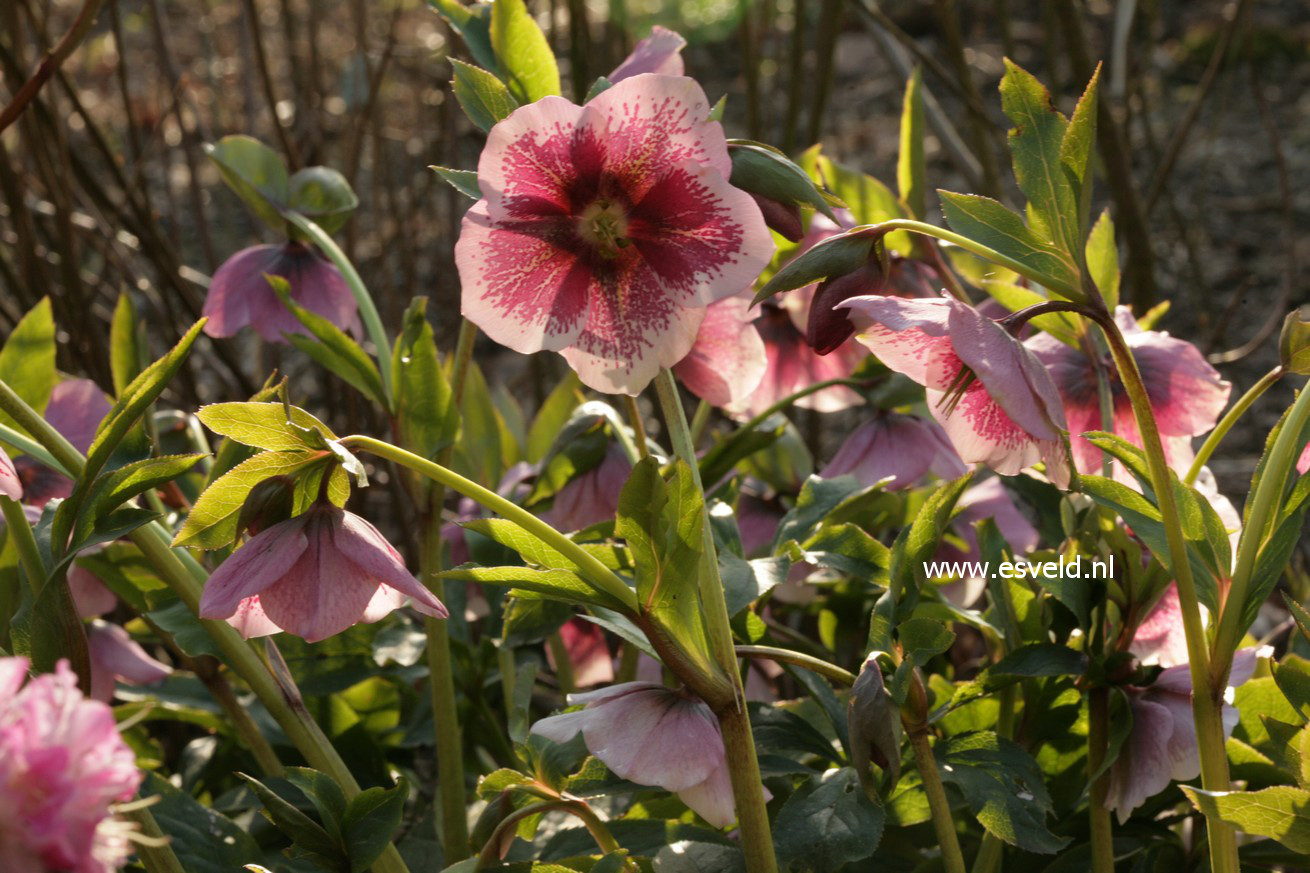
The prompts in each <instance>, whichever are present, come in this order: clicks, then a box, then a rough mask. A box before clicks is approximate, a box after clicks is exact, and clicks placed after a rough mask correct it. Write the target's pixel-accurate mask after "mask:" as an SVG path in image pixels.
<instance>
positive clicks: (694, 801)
mask: <svg viewBox="0 0 1310 873" xmlns="http://www.w3.org/2000/svg"><path fill="white" fill-rule="evenodd" d="M764 792H765V794H766V795H768V793H769V790H768V789H767V788H766V789H765V790H764ZM678 797H679V799H681V800H682V802H683V803H685V804H687V806H688V807H690V808H691V810H692V811H693V812H695V813H696V814H697V815H699V816H700V817H701V818H703V819H705V820H706V821H707V822H709V823H710V824H712V825H714V826H715V827H716V828H726V827H728V826H729V825H731V824H732V823H733V822H735V821H736V820H737V802H736V801H735V800H734V799H733V795H732V779H731V777H730V776H729V775H728V765H727V763H726V762H725V763H724V764H723V766H721V767H717V768H716V769H715V770H714V772H713V773H711V774H710V775H709V776H708V777H707V778H706V779H705V780H704V781H703V782H698V783H697V784H695V785H692V786H691V787H690V788H684V789H682V790H681V791H679V792H678Z"/></svg>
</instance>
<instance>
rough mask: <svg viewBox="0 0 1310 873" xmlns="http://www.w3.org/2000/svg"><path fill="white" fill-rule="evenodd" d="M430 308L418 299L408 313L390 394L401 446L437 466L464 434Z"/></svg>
mask: <svg viewBox="0 0 1310 873" xmlns="http://www.w3.org/2000/svg"><path fill="white" fill-rule="evenodd" d="M427 302H428V301H427V298H426V297H415V298H414V300H413V301H412V302H411V303H410V305H409V308H408V309H407V310H406V311H405V319H404V326H403V327H402V328H401V331H400V336H398V337H396V347H395V350H394V351H393V352H392V357H391V361H392V364H391V382H392V391H391V394H392V397H393V398H394V401H393V402H394V403H395V417H396V422H397V427H398V431H399V434H400V441H401V445H402V446H404V447H405V448H406V449H408V450H409V451H411V452H414V453H415V454H417V455H419V456H420V457H423V458H427V459H428V460H434V459H435V458H436V457H437V453H438V452H440V451H441V450H442V449H444V448H445V447H446V446H448V445H450V444H451V443H452V442H453V441H454V439H455V436H456V434H457V433H458V432H459V410H458V408H456V406H455V400H454V396H453V395H452V393H451V390H450V383H449V382H447V381H446V374H445V372H444V371H443V370H442V368H441V360H440V356H439V355H438V353H437V341H436V338H435V337H434V336H433V333H432V325H431V324H429V323H428V319H427Z"/></svg>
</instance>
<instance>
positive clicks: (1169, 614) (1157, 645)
mask: <svg viewBox="0 0 1310 873" xmlns="http://www.w3.org/2000/svg"><path fill="white" fill-rule="evenodd" d="M1128 650H1129V651H1130V652H1132V653H1133V654H1134V655H1135V656H1137V660H1138V661H1140V662H1141V663H1143V664H1145V665H1147V666H1156V665H1159V666H1161V667H1176V666H1177V665H1179V664H1186V663H1187V635H1186V634H1185V633H1183V608H1182V606H1181V604H1179V602H1178V585H1177V583H1174V582H1170V583H1169V587H1168V588H1166V589H1165V591H1164V594H1162V595H1160V599H1159V600H1157V601H1156V603H1155V606H1153V607H1151V611H1150V612H1148V613H1147V614H1146V617H1145V618H1143V619H1142V620H1141V621H1140V622H1138V624H1137V632H1136V633H1135V634H1134V635H1133V641H1132V644H1131V645H1129V647H1128Z"/></svg>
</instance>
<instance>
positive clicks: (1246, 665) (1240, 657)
mask: <svg viewBox="0 0 1310 873" xmlns="http://www.w3.org/2000/svg"><path fill="white" fill-rule="evenodd" d="M1273 655H1274V650H1273V649H1272V648H1271V647H1269V646H1260V647H1258V648H1245V649H1238V650H1237V651H1236V652H1234V653H1233V664H1232V667H1231V668H1229V671H1228V686H1229V687H1230V688H1236V687H1238V686H1239V685H1245V684H1246V683H1247V682H1248V681H1250V679H1251V674H1253V673H1254V672H1255V668H1256V665H1257V664H1258V663H1259V661H1260V659H1261V658H1272V657H1273Z"/></svg>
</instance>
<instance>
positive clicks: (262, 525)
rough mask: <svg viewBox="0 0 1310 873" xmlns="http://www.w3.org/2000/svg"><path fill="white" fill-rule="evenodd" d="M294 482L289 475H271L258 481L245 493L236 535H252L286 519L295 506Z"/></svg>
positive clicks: (238, 517)
mask: <svg viewBox="0 0 1310 873" xmlns="http://www.w3.org/2000/svg"><path fill="white" fill-rule="evenodd" d="M295 497H296V483H295V481H294V480H293V479H292V478H291V477H290V476H273V477H271V478H269V479H265V480H264V481H263V482H260V483H259V484H258V485H256V486H255V487H254V488H251V489H250V493H249V494H247V495H246V501H245V503H243V504H241V514H240V515H239V516H237V535H238V536H240V535H241V533H242V532H245V533H247V534H249V535H250V536H254V535H255V534H257V533H259V532H260V531H262V530H267V529H268V528H269V527H271V526H273V525H275V524H277V523H278V522H280V521H286V520H287V519H288V518H290V517H291V510H292V509H293V508H294V507H295Z"/></svg>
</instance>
